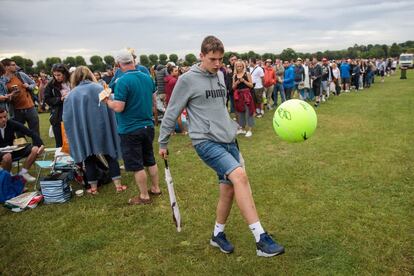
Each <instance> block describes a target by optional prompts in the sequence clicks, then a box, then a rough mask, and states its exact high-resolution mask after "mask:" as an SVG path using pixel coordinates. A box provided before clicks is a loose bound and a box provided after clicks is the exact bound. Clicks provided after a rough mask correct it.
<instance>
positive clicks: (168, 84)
mask: <svg viewBox="0 0 414 276" xmlns="http://www.w3.org/2000/svg"><path fill="white" fill-rule="evenodd" d="M167 72H168V75H167V76H166V77H165V78H164V82H165V107H167V106H168V102H169V101H170V98H171V95H172V92H173V90H174V86H175V84H176V82H177V79H178V72H179V71H178V67H177V66H170V67H168V69H167Z"/></svg>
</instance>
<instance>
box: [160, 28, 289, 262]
mask: <svg viewBox="0 0 414 276" xmlns="http://www.w3.org/2000/svg"><path fill="white" fill-rule="evenodd" d="M223 55H224V46H223V43H222V42H221V41H220V40H219V39H218V38H216V37H214V36H207V37H206V38H205V39H204V40H203V42H202V45H201V53H200V59H201V63H200V64H196V65H194V66H192V67H191V69H190V71H189V72H187V73H185V74H184V75H182V76H181V77H180V78H179V79H178V81H177V84H176V86H175V88H174V92H173V94H172V97H171V100H170V103H169V106H168V109H167V111H166V113H165V116H164V118H163V121H162V124H161V129H160V137H159V140H158V142H159V143H160V150H159V154H160V155H161V157H162V158H164V159H165V158H167V146H168V140H169V136H170V133H171V132H172V131H173V129H174V127H175V121H176V118H177V117H178V115H179V114H181V111H182V110H183V108H186V109H187V112H188V116H189V120H188V122H189V124H188V130H189V136H190V138H191V140H192V143H193V146H194V148H195V149H196V151H197V154H198V155H199V156H200V158H201V159H202V160H203V161H204V162H205V163H206V164H207V165H208V166H210V167H211V168H212V169H213V170H214V171H216V173H217V174H218V177H219V183H220V185H219V186H220V197H219V202H218V205H217V218H216V224H215V227H214V231H213V235H212V237H211V240H210V244H211V245H213V246H215V247H218V248H219V249H220V250H221V251H222V252H224V253H232V252H233V251H234V247H233V245H232V244H231V243H230V242H229V241H228V240H227V238H226V235H225V234H224V227H225V224H226V221H227V218H228V216H229V214H230V210H231V206H232V204H233V198H234V197H235V198H236V202H237V205H238V207H239V209H240V211H241V214H242V215H243V217H244V219H245V220H246V222H247V223H248V224H249V228H250V230H251V231H252V233H253V235H254V237H255V240H256V248H257V255H258V256H264V257H272V256H276V255H279V254H283V253H284V248H283V246H281V245H278V244H277V243H275V242H274V241H273V239H272V238H271V237H270V236H269V234H267V233H266V232H265V231H264V230H263V227H262V225H261V223H260V220H259V217H258V214H257V211H256V207H255V203H254V200H253V196H252V193H251V190H250V184H249V180H248V178H247V174H246V171H245V170H244V168H243V166H242V164H241V160H240V153H239V149H238V147H237V144H236V132H237V125H236V123H235V122H233V120H232V119H231V118H230V116H229V114H228V112H227V109H226V86H225V82H224V76H223V74H222V73H221V72H220V71H219V68H220V66H221V64H222V62H223Z"/></svg>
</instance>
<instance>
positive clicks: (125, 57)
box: [115, 50, 134, 64]
mask: <svg viewBox="0 0 414 276" xmlns="http://www.w3.org/2000/svg"><path fill="white" fill-rule="evenodd" d="M133 61H134V57H133V56H132V54H131V53H130V52H129V51H128V50H123V51H121V52H119V53H118V55H117V56H116V57H115V62H116V63H122V64H128V63H131V62H133Z"/></svg>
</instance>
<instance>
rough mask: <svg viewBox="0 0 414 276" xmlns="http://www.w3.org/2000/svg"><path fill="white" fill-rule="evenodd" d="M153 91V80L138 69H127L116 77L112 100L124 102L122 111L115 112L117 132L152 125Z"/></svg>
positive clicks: (128, 131) (120, 132) (129, 131)
mask: <svg viewBox="0 0 414 276" xmlns="http://www.w3.org/2000/svg"><path fill="white" fill-rule="evenodd" d="M153 91H154V82H153V81H152V79H151V77H150V76H149V75H147V74H145V73H142V72H139V71H138V70H130V71H127V72H125V73H124V74H123V75H122V77H120V78H119V79H118V81H117V83H116V86H115V96H114V100H117V101H122V102H125V108H124V111H122V112H120V113H116V119H117V123H118V133H119V134H128V133H132V132H134V131H136V130H138V129H141V128H144V127H147V126H154V123H153V121H152V115H153V114H152V94H153Z"/></svg>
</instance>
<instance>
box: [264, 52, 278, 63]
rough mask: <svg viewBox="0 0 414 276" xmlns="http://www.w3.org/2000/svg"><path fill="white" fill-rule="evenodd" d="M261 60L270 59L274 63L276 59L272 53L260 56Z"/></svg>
mask: <svg viewBox="0 0 414 276" xmlns="http://www.w3.org/2000/svg"><path fill="white" fill-rule="evenodd" d="M262 59H263V60H266V59H271V60H272V62H274V61H275V59H276V55H275V54H272V53H264V54H263V55H262Z"/></svg>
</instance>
